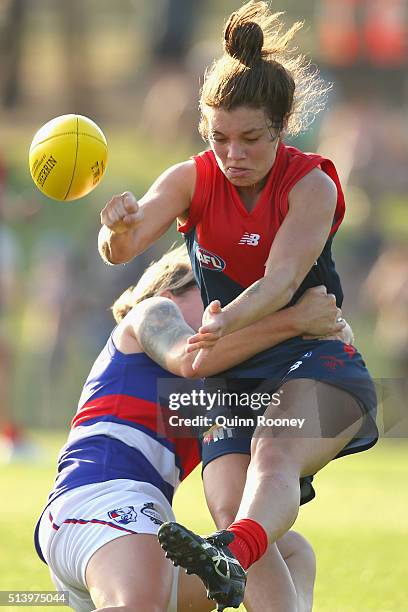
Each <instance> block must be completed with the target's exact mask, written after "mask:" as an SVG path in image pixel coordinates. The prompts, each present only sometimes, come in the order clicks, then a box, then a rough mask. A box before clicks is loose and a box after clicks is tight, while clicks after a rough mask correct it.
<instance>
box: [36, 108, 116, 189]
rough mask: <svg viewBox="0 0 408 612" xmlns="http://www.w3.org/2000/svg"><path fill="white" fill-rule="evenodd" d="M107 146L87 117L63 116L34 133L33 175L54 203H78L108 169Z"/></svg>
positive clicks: (96, 127)
mask: <svg viewBox="0 0 408 612" xmlns="http://www.w3.org/2000/svg"><path fill="white" fill-rule="evenodd" d="M107 157H108V147H107V143H106V138H105V136H104V134H103V132H102V130H101V129H100V128H99V127H98V126H97V125H96V123H94V122H93V121H92V120H91V119H88V117H84V116H82V115H61V117H56V118H55V119H51V121H48V123H46V124H45V125H43V127H42V128H40V129H39V130H38V132H37V133H36V134H35V136H34V138H33V141H32V143H31V147H30V153H29V164H30V173H31V176H32V179H33V181H34V183H35V184H36V185H37V187H38V189H39V190H40V191H41V192H42V193H44V194H45V195H46V196H48V197H50V198H53V199H54V200H61V201H69V200H77V199H78V198H82V197H83V196H85V195H87V194H88V193H90V192H91V191H92V190H93V189H94V188H95V187H96V186H97V185H98V183H99V181H100V180H101V178H102V177H103V175H104V173H105V170H106V163H107Z"/></svg>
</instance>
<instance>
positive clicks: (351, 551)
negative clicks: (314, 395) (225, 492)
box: [0, 433, 408, 612]
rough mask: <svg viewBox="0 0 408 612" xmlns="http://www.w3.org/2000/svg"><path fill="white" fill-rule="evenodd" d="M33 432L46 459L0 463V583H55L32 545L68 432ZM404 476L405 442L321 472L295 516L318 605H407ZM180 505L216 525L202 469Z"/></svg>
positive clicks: (183, 512) (407, 475)
mask: <svg viewBox="0 0 408 612" xmlns="http://www.w3.org/2000/svg"><path fill="white" fill-rule="evenodd" d="M33 437H34V439H36V440H38V442H39V443H40V444H41V446H42V448H43V450H44V456H43V460H42V461H40V462H38V463H36V464H32V465H11V466H7V467H3V466H2V467H0V487H1V491H2V500H3V501H2V504H1V509H0V551H1V552H0V590H46V589H52V588H53V587H52V584H51V582H50V579H49V577H48V572H47V568H46V566H45V565H43V564H42V563H41V562H40V560H39V559H38V558H37V557H36V554H35V552H34V549H33V545H32V532H33V527H34V524H35V522H36V518H37V515H38V513H39V512H40V509H41V507H42V505H43V502H44V500H45V499H46V495H47V493H48V490H49V488H50V485H51V483H52V480H53V477H54V459H55V456H56V454H57V451H58V448H59V446H60V445H61V443H62V442H63V440H64V434H63V433H46V434H36V433H33ZM407 480H408V444H407V443H406V442H405V441H404V442H402V441H400V442H391V441H382V442H381V443H379V444H377V446H376V447H375V448H374V449H372V450H371V451H369V452H367V453H363V454H361V455H360V456H358V457H346V458H343V459H341V460H339V461H335V462H333V463H332V464H331V465H330V466H329V467H328V468H326V469H325V470H324V471H323V472H322V473H321V474H320V475H319V476H318V477H317V478H316V488H317V498H316V499H315V500H314V501H313V502H311V503H310V504H308V505H307V506H305V507H304V508H302V510H301V513H300V516H299V519H298V521H297V523H296V528H297V529H298V530H299V531H300V532H301V533H303V534H304V535H305V536H306V537H308V538H309V539H310V541H311V542H312V543H313V546H314V547H315V550H316V553H317V558H318V577H317V585H316V596H315V606H314V610H315V611H316V612H406V611H407V610H408V593H407V588H406V580H407V575H408V555H407V552H406V548H407V537H408V518H407V508H408V489H407V486H406V483H407ZM271 503H273V500H271ZM175 510H176V515H177V517H178V519H179V520H180V521H182V522H185V523H187V524H188V525H190V526H191V527H192V528H194V529H196V530H198V531H200V532H208V531H211V530H212V528H213V525H212V521H211V519H210V517H209V514H208V512H207V511H206V508H205V502H204V498H203V494H202V490H201V481H200V476H199V473H198V471H196V472H195V473H194V474H193V476H192V477H191V478H190V479H188V481H187V482H186V483H183V485H182V486H181V487H180V490H179V491H178V493H177V495H176V500H175ZM17 609H20V608H17V607H8V608H7V610H17ZM30 609H31V610H35V609H40V608H34V607H31V608H30ZM42 609H44V608H42ZM47 609H48V610H51V609H52V608H50V607H48V608H47ZM58 609H59V610H61V609H62V608H56V610H58ZM146 612H147V611H146ZM265 612H267V611H265Z"/></svg>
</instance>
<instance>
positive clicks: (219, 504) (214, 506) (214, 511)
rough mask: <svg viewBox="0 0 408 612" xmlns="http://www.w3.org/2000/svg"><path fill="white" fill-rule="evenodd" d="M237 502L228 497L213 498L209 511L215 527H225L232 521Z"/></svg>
mask: <svg viewBox="0 0 408 612" xmlns="http://www.w3.org/2000/svg"><path fill="white" fill-rule="evenodd" d="M238 507H239V504H235V503H234V502H233V501H231V500H228V499H220V500H213V501H212V502H211V507H210V512H211V516H212V517H213V520H214V522H215V524H216V526H217V529H226V528H227V527H229V526H230V525H231V523H233V522H234V520H235V517H236V515H237V512H238Z"/></svg>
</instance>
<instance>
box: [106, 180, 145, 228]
mask: <svg viewBox="0 0 408 612" xmlns="http://www.w3.org/2000/svg"><path fill="white" fill-rule="evenodd" d="M142 219H143V211H142V209H141V208H139V205H138V203H137V200H136V198H135V196H134V195H133V193H131V192H130V191H125V192H124V193H122V194H121V195H116V196H113V198H112V199H111V200H109V202H108V203H107V204H106V206H105V208H104V209H103V210H102V212H101V223H102V225H106V227H108V228H109V229H110V230H111V231H112V232H114V233H115V234H124V233H125V232H128V231H130V230H132V229H134V228H135V227H137V226H138V225H139V223H140V222H141V220H142Z"/></svg>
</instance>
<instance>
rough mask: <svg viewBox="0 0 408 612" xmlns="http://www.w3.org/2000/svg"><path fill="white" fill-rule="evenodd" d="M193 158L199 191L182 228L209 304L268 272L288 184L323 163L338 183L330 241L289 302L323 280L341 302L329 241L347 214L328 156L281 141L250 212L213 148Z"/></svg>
mask: <svg viewBox="0 0 408 612" xmlns="http://www.w3.org/2000/svg"><path fill="white" fill-rule="evenodd" d="M194 160H195V163H196V168H197V181H196V187H195V192H194V195H193V199H192V202H191V206H190V211H189V217H188V220H187V222H186V223H184V224H182V225H179V228H178V229H179V231H180V232H182V233H183V234H184V235H185V239H186V244H187V248H188V250H189V253H190V258H191V262H192V266H193V270H194V274H195V277H196V280H197V282H198V285H199V287H200V289H201V295H202V299H203V302H204V304H205V305H207V304H208V303H209V302H211V301H212V300H214V299H219V300H220V301H221V304H222V306H225V305H226V304H228V303H229V302H231V301H232V300H234V299H235V298H236V297H237V296H238V295H239V294H240V293H242V291H243V290H244V289H246V288H247V287H249V286H250V285H252V283H254V282H255V281H256V280H258V279H259V278H262V277H263V276H264V273H265V263H266V260H267V258H268V255H269V251H270V248H271V245H272V242H273V239H274V237H275V235H276V233H277V231H278V230H279V228H280V226H281V224H282V222H283V220H284V218H285V216H286V214H287V212H288V196H289V192H290V190H291V189H292V188H293V186H294V185H295V184H296V183H297V182H298V181H299V180H300V179H301V178H303V177H304V176H305V175H306V174H308V173H309V172H310V171H311V170H312V169H313V168H320V169H321V170H322V171H323V172H325V173H326V174H328V175H329V176H330V178H331V179H332V180H333V181H334V182H335V184H336V186H337V192H338V198H337V207H336V211H335V215H334V219H333V225H332V229H331V232H330V236H329V238H328V240H327V242H326V245H325V247H324V249H323V251H322V253H321V255H320V257H319V259H318V260H317V261H316V262H315V264H314V266H313V267H312V269H311V270H310V272H309V273H308V275H307V276H306V278H305V279H304V281H303V283H302V284H301V286H300V287H299V289H298V291H297V292H296V295H295V296H294V298H293V300H292V302H291V303H294V302H295V301H297V300H298V299H299V297H300V296H301V295H302V293H304V291H305V290H306V289H308V288H310V287H315V286H317V285H325V286H326V287H327V291H328V293H334V294H335V295H336V298H337V305H338V306H341V303H342V300H343V292H342V289H341V284H340V280H339V277H338V275H337V272H336V270H335V266H334V262H333V259H332V256H331V243H332V239H333V236H334V234H335V233H336V231H337V228H338V227H339V225H340V223H341V221H342V219H343V216H344V211H345V204H344V196H343V192H342V189H341V186H340V181H339V178H338V176H337V172H336V169H335V167H334V165H333V163H332V162H331V161H330V160H328V159H325V158H323V157H321V156H320V155H314V154H310V153H302V152H301V151H299V150H298V149H296V148H294V147H289V146H286V145H285V144H283V143H282V142H281V143H280V144H279V147H278V150H277V155H276V160H275V163H274V165H273V167H272V169H271V171H270V174H269V176H268V179H267V183H266V185H265V187H264V189H263V190H262V192H261V194H260V196H259V199H258V201H257V203H256V206H255V208H254V209H253V210H252V211H251V212H248V211H247V210H246V208H245V206H244V204H243V203H242V201H241V198H240V196H239V193H238V191H237V189H236V188H235V187H234V185H232V183H231V182H230V181H229V180H228V179H227V178H226V177H225V175H224V174H223V172H222V171H221V170H220V168H219V167H218V165H217V162H216V159H215V156H214V153H213V152H212V151H205V152H204V153H201V154H200V155H197V156H196V157H194ZM305 215H307V210H305Z"/></svg>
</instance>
